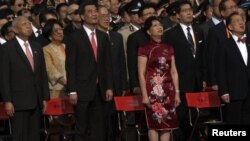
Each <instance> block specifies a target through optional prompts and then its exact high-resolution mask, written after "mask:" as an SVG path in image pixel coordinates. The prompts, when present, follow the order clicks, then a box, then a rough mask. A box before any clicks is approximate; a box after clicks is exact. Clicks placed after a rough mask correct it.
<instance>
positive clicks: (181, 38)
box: [176, 24, 193, 56]
mask: <svg viewBox="0 0 250 141" xmlns="http://www.w3.org/2000/svg"><path fill="white" fill-rule="evenodd" d="M176 28H177V35H180V37H179V39H180V41H184V43H183V44H184V45H183V47H187V48H188V50H189V51H190V53H191V55H192V56H193V52H192V50H191V47H190V44H189V42H188V40H187V37H186V35H185V33H184V31H183V30H182V28H181V25H180V24H179V25H177V27H176Z"/></svg>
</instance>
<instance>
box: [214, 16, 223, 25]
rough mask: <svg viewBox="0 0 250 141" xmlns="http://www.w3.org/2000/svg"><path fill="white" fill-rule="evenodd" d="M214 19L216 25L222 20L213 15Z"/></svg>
mask: <svg viewBox="0 0 250 141" xmlns="http://www.w3.org/2000/svg"><path fill="white" fill-rule="evenodd" d="M212 21H213V23H214V25H217V24H219V23H220V22H221V20H219V19H217V18H215V17H214V16H212Z"/></svg>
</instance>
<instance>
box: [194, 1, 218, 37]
mask: <svg viewBox="0 0 250 141" xmlns="http://www.w3.org/2000/svg"><path fill="white" fill-rule="evenodd" d="M220 2H221V0H211V3H210V5H211V7H212V9H213V15H212V18H211V19H210V20H208V21H207V22H204V23H202V24H201V25H200V26H199V27H200V29H201V30H202V32H203V36H204V37H205V39H206V38H207V34H208V31H209V29H210V28H211V27H214V26H215V25H217V24H218V23H220V21H221V14H220V11H219V4H220Z"/></svg>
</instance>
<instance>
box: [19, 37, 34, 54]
mask: <svg viewBox="0 0 250 141" xmlns="http://www.w3.org/2000/svg"><path fill="white" fill-rule="evenodd" d="M16 39H17V41H18V43H19V45H20V46H21V48H22V50H23V52H24V53H25V54H26V47H25V46H24V43H25V42H26V43H28V45H29V47H28V48H29V50H30V53H31V55H32V56H33V53H32V49H31V47H30V43H29V42H28V40H27V41H23V40H22V39H20V38H19V37H18V36H16Z"/></svg>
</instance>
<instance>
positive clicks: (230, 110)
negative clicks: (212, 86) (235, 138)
mask: <svg viewBox="0 0 250 141" xmlns="http://www.w3.org/2000/svg"><path fill="white" fill-rule="evenodd" d="M226 24H227V27H228V29H229V31H230V32H231V36H230V37H229V38H227V39H225V40H224V41H223V44H222V46H220V48H218V54H219V55H218V62H219V63H218V84H219V94H220V96H221V98H222V100H223V102H225V110H226V111H225V113H226V123H228V124H250V121H249V119H250V109H249V107H250V92H249V88H250V87H249V86H250V68H249V67H250V59H249V53H250V38H249V37H246V34H245V22H244V20H243V18H242V16H241V15H239V14H237V13H233V14H231V15H230V16H229V17H228V18H227V19H226Z"/></svg>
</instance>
